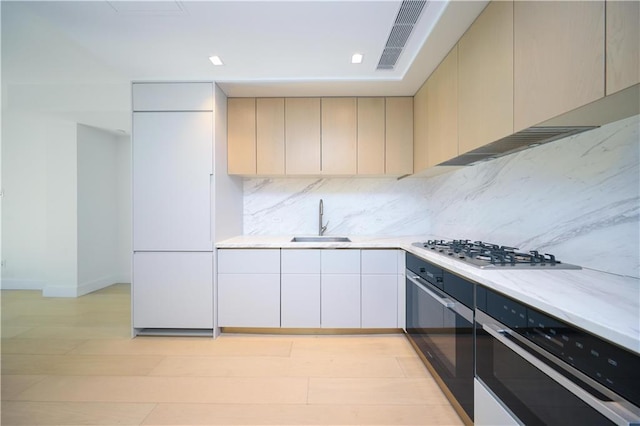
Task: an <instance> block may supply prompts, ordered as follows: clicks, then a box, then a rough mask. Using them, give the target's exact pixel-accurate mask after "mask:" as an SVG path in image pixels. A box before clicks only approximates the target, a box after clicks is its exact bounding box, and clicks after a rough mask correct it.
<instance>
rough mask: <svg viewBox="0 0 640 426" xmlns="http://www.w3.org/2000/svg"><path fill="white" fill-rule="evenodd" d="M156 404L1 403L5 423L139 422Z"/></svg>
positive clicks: (78, 423)
mask: <svg viewBox="0 0 640 426" xmlns="http://www.w3.org/2000/svg"><path fill="white" fill-rule="evenodd" d="M155 406H156V405H155V404H131V403H103V402H30V401H26V402H21V401H3V402H2V420H1V422H2V424H3V425H5V426H9V425H16V426H20V425H25V426H33V425H42V426H47V425H61V424H64V425H139V424H141V423H142V422H143V421H144V419H145V418H146V417H147V416H148V415H149V413H150V412H151V410H153V408H154V407H155Z"/></svg>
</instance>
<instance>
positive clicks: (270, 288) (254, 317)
mask: <svg viewBox="0 0 640 426" xmlns="http://www.w3.org/2000/svg"><path fill="white" fill-rule="evenodd" d="M218 301H219V303H218V325H219V326H220V327H269V328H272V327H280V274H219V275H218Z"/></svg>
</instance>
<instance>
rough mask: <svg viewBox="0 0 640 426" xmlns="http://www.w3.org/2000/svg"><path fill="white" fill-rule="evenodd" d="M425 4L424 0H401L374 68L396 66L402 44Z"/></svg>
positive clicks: (405, 41)
mask: <svg viewBox="0 0 640 426" xmlns="http://www.w3.org/2000/svg"><path fill="white" fill-rule="evenodd" d="M426 4H427V1H426V0H404V1H403V2H402V4H401V5H400V10H399V11H398V15H397V16H396V21H395V22H394V23H393V27H392V28H391V32H390V33H389V38H388V39H387V44H385V46H384V50H383V51H382V55H381V56H380V61H378V66H377V68H376V69H378V70H392V69H393V68H394V67H395V66H396V62H398V58H399V57H400V54H401V53H402V50H403V49H404V45H405V44H406V43H407V40H408V39H409V36H410V35H411V32H413V26H414V25H415V24H416V22H418V19H420V15H421V14H422V11H423V10H424V8H425V6H426Z"/></svg>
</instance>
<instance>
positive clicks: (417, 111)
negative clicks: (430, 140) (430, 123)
mask: <svg viewBox="0 0 640 426" xmlns="http://www.w3.org/2000/svg"><path fill="white" fill-rule="evenodd" d="M428 166H429V164H428V161H427V84H426V82H425V84H423V85H422V87H420V90H418V91H417V92H416V94H415V96H414V97H413V171H414V172H420V171H422V170H424V169H426V168H427V167H428Z"/></svg>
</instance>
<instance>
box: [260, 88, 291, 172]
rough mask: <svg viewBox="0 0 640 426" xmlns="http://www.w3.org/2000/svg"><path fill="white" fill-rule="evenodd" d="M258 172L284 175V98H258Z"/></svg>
mask: <svg viewBox="0 0 640 426" xmlns="http://www.w3.org/2000/svg"><path fill="white" fill-rule="evenodd" d="M256 157H257V170H256V172H257V174H259V175H283V174H284V173H285V167H284V98H258V99H256Z"/></svg>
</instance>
